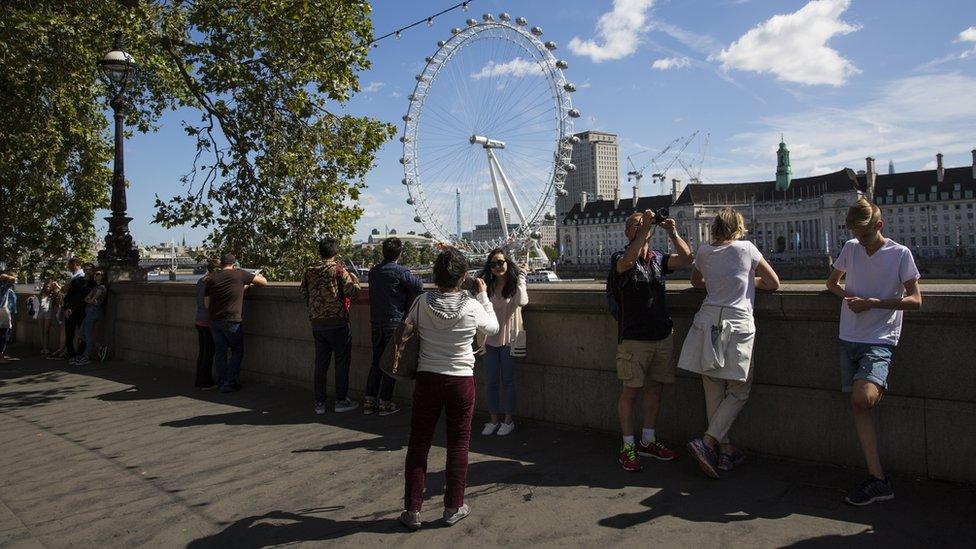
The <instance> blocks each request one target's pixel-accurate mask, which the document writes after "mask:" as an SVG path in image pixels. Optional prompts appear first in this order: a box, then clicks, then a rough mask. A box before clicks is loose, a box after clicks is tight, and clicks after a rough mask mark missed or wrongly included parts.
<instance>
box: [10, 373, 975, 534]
mask: <svg viewBox="0 0 976 549" xmlns="http://www.w3.org/2000/svg"><path fill="white" fill-rule="evenodd" d="M52 366H55V365H51V364H45V363H44V361H39V364H38V362H35V365H34V366H31V365H26V364H25V365H18V366H17V367H16V369H15V370H16V371H15V370H3V371H2V372H0V380H2V381H0V383H4V385H0V408H2V407H21V406H33V405H38V404H48V403H53V402H56V401H57V400H59V399H63V398H65V397H66V396H69V395H70V394H72V392H76V391H78V390H79V389H78V388H75V387H70V386H69V387H56V388H50V387H47V388H44V389H39V390H37V391H33V393H36V394H32V391H30V390H26V391H21V390H15V391H13V392H4V389H10V388H11V387H12V386H18V385H24V386H29V385H31V384H33V383H56V384H57V383H61V379H62V377H63V375H64V373H65V372H64V371H61V370H59V369H58V368H57V367H52ZM77 373H79V374H83V375H86V376H92V377H98V378H103V379H106V380H110V381H113V382H116V383H120V384H123V385H127V386H128V387H127V388H125V389H122V390H118V391H111V392H107V393H103V394H100V395H96V396H93V397H91V398H97V399H99V400H102V401H106V402H120V401H139V400H150V399H163V398H172V397H186V398H192V399H197V400H200V401H206V402H213V403H220V404H227V405H229V406H234V407H235V408H237V409H236V410H234V411H229V412H222V413H216V414H198V415H189V416H188V417H185V418H182V419H177V420H172V421H167V422H164V423H162V424H161V426H163V427H168V428H179V429H185V428H193V427H196V426H203V425H215V424H226V425H255V426H273V425H301V424H310V423H324V424H328V425H333V426H336V427H339V428H341V429H346V430H351V431H355V432H358V433H360V434H361V435H362V438H359V439H357V440H352V441H340V442H335V441H334V440H333V441H329V443H328V444H322V443H320V444H316V441H315V440H314V439H312V440H308V439H305V440H303V441H300V442H299V443H298V444H295V445H292V446H289V443H288V442H287V441H285V442H283V443H282V447H281V449H280V452H282V453H292V454H299V453H306V452H349V451H353V452H355V451H367V452H384V453H388V452H400V453H399V454H397V457H395V458H394V459H399V460H402V458H403V452H404V451H405V449H406V445H407V439H408V435H409V422H410V411H409V409H408V408H407V409H405V410H404V411H402V412H400V413H399V414H397V415H393V416H387V417H379V416H375V415H374V416H364V415H362V414H361V413H360V412H359V411H356V412H351V413H346V414H337V413H333V412H329V413H327V414H326V415H324V416H316V415H314V414H313V412H312V396H311V394H310V393H309V392H305V391H299V390H293V389H283V388H276V387H267V386H259V385H256V384H255V385H253V386H248V387H245V388H244V390H243V391H241V392H238V393H232V394H220V393H216V392H212V391H197V390H195V389H194V388H193V387H192V382H193V376H192V374H191V373H188V372H184V371H180V370H175V369H174V370H160V369H154V368H148V367H139V366H133V365H130V364H125V363H120V362H106V363H103V364H98V365H94V366H92V367H88V368H86V369H84V370H78V372H77ZM79 387H81V386H79ZM18 389H19V387H18ZM612 400H613V398H612V395H608V400H607V405H608V406H612V405H613V404H612ZM190 410H192V407H191V408H190ZM480 420H481V418H480V417H478V418H476V420H475V425H474V426H473V430H474V434H473V435H472V443H471V452H472V459H473V461H472V462H471V464H470V468H469V476H468V489H467V491H466V494H467V497H468V498H470V499H471V500H476V499H477V498H478V497H480V496H482V495H486V494H490V493H495V492H500V491H513V492H518V493H519V496H516V497H521V498H522V499H524V500H525V501H529V500H531V499H532V498H533V497H535V496H534V493H535V492H538V491H539V490H540V489H546V488H560V487H582V488H595V489H602V490H604V492H602V493H600V495H599V496H598V499H597V500H594V504H598V501H599V498H603V499H606V498H612V497H613V491H615V490H621V491H622V490H624V489H633V488H644V489H646V490H647V497H646V498H644V499H643V500H642V501H640V502H639V503H637V504H636V505H635V506H634V508H633V509H632V510H630V511H629V512H626V513H618V514H614V515H610V516H606V517H604V518H602V519H599V520H598V521H597V522H596V523H595V524H594V526H596V527H602V528H607V529H610V530H623V529H627V528H632V527H634V526H638V525H641V524H647V523H650V522H653V521H655V520H657V519H659V518H661V517H677V518H680V519H684V520H686V521H690V522H696V523H712V524H718V525H722V524H730V523H738V522H745V521H752V520H756V519H770V520H775V519H778V518H782V517H788V516H791V515H802V516H809V517H817V518H823V519H829V520H835V521H842V522H846V523H850V524H857V525H863V526H864V529H865V531H864V532H863V533H860V534H856V535H852V536H825V537H818V538H811V539H808V540H803V541H801V542H798V543H797V546H799V547H820V546H826V545H836V544H843V545H867V544H875V543H878V542H884V543H891V544H893V545H906V544H914V545H922V544H924V545H946V546H955V545H959V543H960V541H961V540H972V539H974V536H976V527H974V525H973V524H972V517H973V516H976V515H974V512H976V488H973V487H960V486H954V485H951V484H946V483H939V482H935V481H917V480H914V479H912V478H911V477H899V476H896V477H895V480H894V482H895V490H896V493H897V494H898V498H897V499H896V500H894V501H891V502H887V503H885V504H881V505H876V506H872V507H868V508H853V507H849V506H846V505H845V504H843V503H842V499H843V496H844V493H845V491H846V490H847V489H849V488H851V487H853V486H855V485H856V484H857V483H858V482H859V481H860V480H861V479H860V473H857V472H853V471H848V470H844V469H840V468H838V467H833V466H824V465H810V464H796V463H792V462H786V461H780V460H776V459H769V458H760V457H752V458H750V460H749V461H747V462H746V463H745V464H744V465H742V466H741V467H740V468H739V469H737V470H736V471H734V472H733V473H731V474H728V475H726V476H725V477H723V479H722V480H719V481H716V480H712V479H707V478H704V477H703V476H702V475H701V474H700V473H699V472H698V469H697V467H696V466H695V465H694V463H693V461H692V459H691V458H690V456H688V455H687V454H686V453H685V452H683V451H681V452H680V457H679V459H678V460H677V461H676V462H673V463H664V462H657V461H654V460H652V459H649V458H644V459H643V463H644V467H645V470H644V471H643V472H642V473H628V472H625V471H623V470H621V468H620V467H619V466H618V464H617V462H616V450H617V446H618V444H619V439H618V437H617V436H616V435H614V434H610V433H605V432H598V431H589V430H585V429H575V430H568V429H567V428H559V427H555V426H552V425H547V424H541V423H534V422H529V421H525V422H520V423H519V426H518V428H517V429H516V431H515V433H514V434H513V435H511V436H508V437H497V436H481V435H480V434H478V432H479V428H478V427H479V425H480ZM322 432H323V435H322V436H323V438H326V437H327V431H322ZM437 433H438V434H437V436H436V437H435V439H434V445H435V446H439V447H443V446H444V445H445V434H444V429H443V428H442V427H439V428H438V430H437ZM322 442H326V441H325V440H323V441H322ZM671 442H675V443H680V442H683V441H671ZM675 446H678V444H675ZM485 456H487V457H485ZM430 467H431V472H430V474H429V475H428V481H427V487H428V488H427V502H426V503H425V508H426V509H439V508H440V506H441V505H440V503H441V502H440V496H442V495H443V489H444V472H443V464H442V463H438V462H437V461H435V460H431V462H430ZM401 482H402V480H401ZM606 491H609V494H608V493H607V492H606ZM548 497H553V495H552V494H549V496H548ZM620 497H624V494H623V492H621V493H620ZM516 501H517V499H516ZM617 508H619V506H617ZM336 509H337V508H326V509H318V510H315V509H313V510H302V511H297V512H291V511H284V510H277V511H272V512H269V513H266V514H263V515H256V516H250V517H247V518H244V519H241V520H238V521H236V522H234V523H233V524H231V525H230V526H228V527H226V528H225V529H224V530H223V531H221V532H219V533H217V534H214V535H212V536H209V537H206V538H201V539H198V540H196V541H194V542H193V543H191V544H190V545H191V546H193V547H209V546H234V547H264V546H267V545H275V544H284V543H292V542H296V541H313V540H332V539H338V538H341V537H343V536H346V535H350V534H353V533H356V532H364V531H365V532H375V533H393V532H399V531H401V529H400V526H399V524H398V523H396V521H395V520H389V519H388V520H380V519H379V517H380V516H384V515H379V514H377V515H372V516H370V517H359V518H364V519H365V520H350V521H337V520H332V519H329V518H324V517H320V516H318V515H319V514H322V513H325V512H329V511H334V510H336Z"/></svg>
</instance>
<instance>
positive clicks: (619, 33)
mask: <svg viewBox="0 0 976 549" xmlns="http://www.w3.org/2000/svg"><path fill="white" fill-rule="evenodd" d="M653 4H654V0H613V9H612V10H611V11H609V12H607V13H604V14H603V15H601V16H600V19H599V20H597V22H596V35H597V37H596V39H595V40H582V39H580V38H579V37H577V36H574V37H573V38H572V40H570V41H569V51H571V52H573V53H574V54H576V55H582V56H584V57H589V58H590V59H591V60H592V61H593V62H594V63H600V62H603V61H611V60H614V59H622V58H624V57H627V56H628V55H631V54H633V53H634V52H635V51H637V44H639V43H640V39H641V35H642V34H643V33H644V32H645V31H646V30H647V28H646V26H645V22H646V20H647V12H648V11H650V9H651V6H652V5H653Z"/></svg>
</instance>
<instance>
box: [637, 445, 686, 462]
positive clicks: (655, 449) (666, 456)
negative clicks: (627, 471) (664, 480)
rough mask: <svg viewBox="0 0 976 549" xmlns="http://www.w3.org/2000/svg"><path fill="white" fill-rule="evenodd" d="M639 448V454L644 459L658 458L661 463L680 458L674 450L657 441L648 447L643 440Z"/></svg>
mask: <svg viewBox="0 0 976 549" xmlns="http://www.w3.org/2000/svg"><path fill="white" fill-rule="evenodd" d="M637 448H638V450H637V453H638V454H640V455H642V456H644V457H652V458H657V459H659V460H661V461H671V460H672V459H674V458H676V457H678V454H676V453H675V452H674V451H673V450H671V449H670V448H668V447H667V446H665V445H663V444H661V443H660V442H658V441H656V440H655V441H653V442H651V443H650V444H648V445H647V446H644V441H643V440H642V441H640V442H639V443H638V446H637Z"/></svg>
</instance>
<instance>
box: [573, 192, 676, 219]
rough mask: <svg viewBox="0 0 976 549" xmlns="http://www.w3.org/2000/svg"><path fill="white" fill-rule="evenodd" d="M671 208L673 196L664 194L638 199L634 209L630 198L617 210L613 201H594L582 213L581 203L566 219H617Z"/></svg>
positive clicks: (621, 202)
mask: <svg viewBox="0 0 976 549" xmlns="http://www.w3.org/2000/svg"><path fill="white" fill-rule="evenodd" d="M670 206H671V195H670V194H662V195H657V196H642V197H640V198H638V199H637V207H636V208H634V199H633V198H628V199H626V200H621V201H620V204H618V205H617V207H616V208H614V207H613V200H592V201H588V202H587V203H586V208H585V209H584V210H583V211H582V213H581V212H580V205H579V203H576V204H573V207H572V208H571V209H570V210H569V211H568V212H566V217H565V219H575V218H584V219H585V218H591V217H615V216H625V215H630V214H632V213H635V212H642V211H644V210H656V209H658V208H667V207H670Z"/></svg>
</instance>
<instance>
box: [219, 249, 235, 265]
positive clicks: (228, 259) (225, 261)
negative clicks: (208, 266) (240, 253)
mask: <svg viewBox="0 0 976 549" xmlns="http://www.w3.org/2000/svg"><path fill="white" fill-rule="evenodd" d="M234 263H237V256H235V255H234V254H232V253H230V252H228V253H225V254H224V255H222V256H221V257H220V266H221V267H226V266H227V265H233V264H234Z"/></svg>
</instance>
